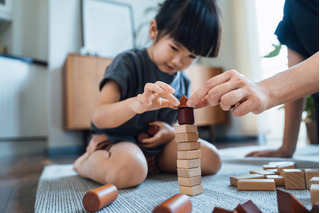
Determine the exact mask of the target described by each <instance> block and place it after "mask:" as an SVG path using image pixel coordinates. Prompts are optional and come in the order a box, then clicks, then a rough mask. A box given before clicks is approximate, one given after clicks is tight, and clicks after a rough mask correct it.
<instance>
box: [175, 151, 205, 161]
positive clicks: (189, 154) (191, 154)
mask: <svg viewBox="0 0 320 213" xmlns="http://www.w3.org/2000/svg"><path fill="white" fill-rule="evenodd" d="M200 157H201V150H200V149H198V150H190V151H178V159H196V158H200Z"/></svg>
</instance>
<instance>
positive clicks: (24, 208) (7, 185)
mask: <svg viewBox="0 0 320 213" xmlns="http://www.w3.org/2000/svg"><path fill="white" fill-rule="evenodd" d="M256 144H257V143H252V142H250V143H241V144H234V143H233V144H221V145H218V144H215V145H216V146H217V148H218V149H221V148H228V147H234V146H245V145H256ZM77 157H78V156H75V155H73V156H58V157H55V158H49V157H48V156H46V155H35V156H24V157H18V158H10V159H3V158H1V159H0V213H24V212H26V213H30V212H34V204H35V197H36V192H37V186H38V180H39V178H40V175H41V173H42V170H43V168H44V167H45V166H46V165H49V164H70V163H73V162H74V161H75V159H76V158H77Z"/></svg>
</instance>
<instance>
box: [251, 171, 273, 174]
mask: <svg viewBox="0 0 320 213" xmlns="http://www.w3.org/2000/svg"><path fill="white" fill-rule="evenodd" d="M250 174H258V175H274V172H270V171H267V170H259V171H250Z"/></svg>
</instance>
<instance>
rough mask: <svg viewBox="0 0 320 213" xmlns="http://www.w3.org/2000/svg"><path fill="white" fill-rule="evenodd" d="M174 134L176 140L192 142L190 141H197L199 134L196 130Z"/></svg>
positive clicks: (178, 141)
mask: <svg viewBox="0 0 320 213" xmlns="http://www.w3.org/2000/svg"><path fill="white" fill-rule="evenodd" d="M175 135H176V142H177V143H181V142H192V141H198V140H199V135H198V133H197V132H187V133H180V134H175Z"/></svg>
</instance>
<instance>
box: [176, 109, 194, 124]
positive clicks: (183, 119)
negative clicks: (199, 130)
mask: <svg viewBox="0 0 320 213" xmlns="http://www.w3.org/2000/svg"><path fill="white" fill-rule="evenodd" d="M178 123H179V124H180V125H183V124H194V115H193V108H190V107H183V108H179V109H178Z"/></svg>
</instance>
